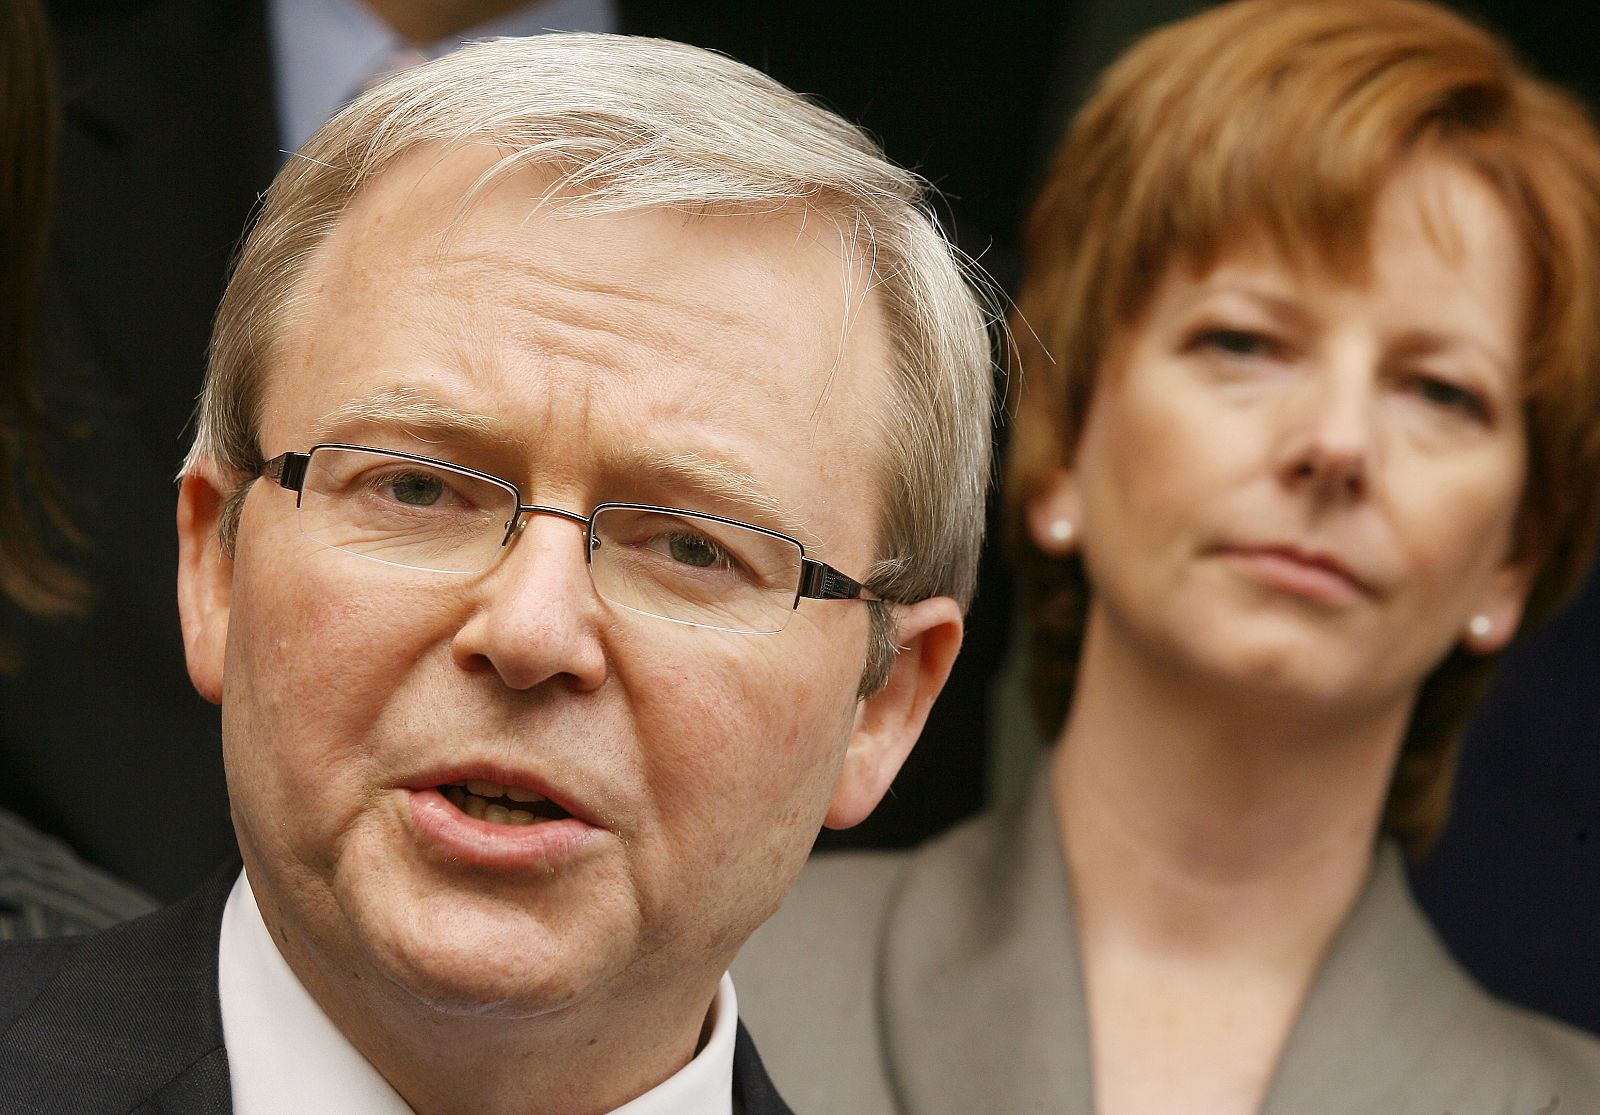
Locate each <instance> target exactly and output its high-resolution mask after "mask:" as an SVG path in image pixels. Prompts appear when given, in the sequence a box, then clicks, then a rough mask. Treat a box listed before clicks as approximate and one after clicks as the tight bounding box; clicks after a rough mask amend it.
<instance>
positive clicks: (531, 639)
mask: <svg viewBox="0 0 1600 1115" xmlns="http://www.w3.org/2000/svg"><path fill="white" fill-rule="evenodd" d="M587 544H588V534H587V532H586V530H585V528H584V527H583V525H581V524H580V523H576V522H572V521H570V520H567V519H563V518H558V517H556V516H553V515H544V514H534V515H529V516H528V517H526V518H525V519H524V520H523V521H522V522H521V523H520V524H519V526H518V530H517V533H516V534H514V535H513V536H512V539H511V541H510V542H509V543H508V544H507V545H508V547H509V551H508V552H506V553H503V554H502V555H501V556H500V560H499V562H498V563H497V564H496V565H495V566H493V567H492V568H491V569H490V570H489V572H488V573H486V574H485V575H484V576H483V578H482V579H481V580H480V582H479V584H478V585H477V586H476V587H475V589H474V596H475V600H474V605H475V606H474V608H473V611H472V613H471V614H470V615H469V616H468V617H467V619H466V621H465V622H464V623H463V624H462V625H461V628H460V630H458V631H457V632H456V635H455V638H454V640H452V644H451V650H452V654H453V655H454V657H455V661H456V664H457V665H459V666H461V668H463V669H466V670H484V669H492V670H494V671H495V673H497V674H499V675H500V678H501V680H502V681H504V682H505V684H506V685H508V686H510V687H511V688H513V689H533V688H535V687H537V686H539V685H542V684H544V683H546V682H548V681H558V682H561V683H564V684H566V685H569V686H571V687H573V688H576V689H579V690H590V689H595V688H598V687H599V685H600V684H601V683H602V682H604V681H605V678H606V670H607V660H606V654H605V648H604V646H603V645H602V643H601V639H600V623H601V620H602V611H603V608H604V605H603V604H602V603H601V602H600V599H599V597H598V596H596V594H595V591H594V583H593V582H592V581H591V580H590V579H589V569H588V563H587V556H586V554H585V546H586V545H587Z"/></svg>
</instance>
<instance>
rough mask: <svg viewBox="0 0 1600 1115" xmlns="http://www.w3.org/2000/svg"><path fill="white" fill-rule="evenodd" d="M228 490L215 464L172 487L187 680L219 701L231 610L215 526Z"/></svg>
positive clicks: (228, 559)
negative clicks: (175, 489) (175, 493)
mask: <svg viewBox="0 0 1600 1115" xmlns="http://www.w3.org/2000/svg"><path fill="white" fill-rule="evenodd" d="M231 490H232V487H231V485H228V484H227V483H226V482H225V481H224V480H223V479H222V470H221V469H219V468H218V467H217V465H216V462H214V461H210V460H201V461H200V462H199V463H198V464H197V465H196V466H195V467H194V468H192V469H190V470H189V471H188V472H186V473H185V474H184V477H183V483H182V486H181V487H180V488H179V489H178V614H179V617H180V618H181V619H182V621H183V650H184V655H185V657H186V658H187V660H188V663H189V679H190V680H191V681H192V682H194V687H195V688H196V689H197V690H199V691H200V695H201V696H202V697H204V698H205V699H206V700H208V701H211V702H213V703H214V704H221V703H222V666H223V660H224V658H225V657H226V653H227V646H228V616H229V613H230V611H231V609H232V607H233V558H232V556H231V555H230V554H227V553H225V552H224V551H223V548H222V539H221V537H220V535H219V533H218V528H219V526H220V525H221V522H222V511H223V508H224V506H225V505H226V504H227V501H228V494H229V492H231Z"/></svg>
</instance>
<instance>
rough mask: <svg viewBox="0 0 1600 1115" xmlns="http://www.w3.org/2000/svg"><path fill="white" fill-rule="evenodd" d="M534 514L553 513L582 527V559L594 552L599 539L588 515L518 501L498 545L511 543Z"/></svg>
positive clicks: (504, 545)
mask: <svg viewBox="0 0 1600 1115" xmlns="http://www.w3.org/2000/svg"><path fill="white" fill-rule="evenodd" d="M534 515H554V516H555V517H556V518H558V519H565V520H567V522H569V523H577V524H578V525H579V526H580V527H582V528H583V537H584V541H585V543H586V544H585V546H584V548H583V559H584V561H585V562H587V561H588V560H589V558H590V555H591V554H593V553H594V550H595V547H596V546H598V545H599V544H600V540H599V539H598V538H596V537H595V536H594V520H593V519H592V518H591V517H590V516H588V515H580V514H578V513H577V512H576V511H567V510H565V509H564V508H560V507H546V506H544V505H543V504H539V503H519V504H517V509H516V511H514V512H512V515H511V519H510V521H509V522H507V523H506V533H505V537H503V538H501V539H500V546H501V548H502V549H504V548H505V547H506V546H509V545H510V544H511V540H512V539H513V538H515V537H516V536H517V535H519V534H521V533H522V528H523V527H525V526H527V525H528V519H529V518H531V517H532V516H534Z"/></svg>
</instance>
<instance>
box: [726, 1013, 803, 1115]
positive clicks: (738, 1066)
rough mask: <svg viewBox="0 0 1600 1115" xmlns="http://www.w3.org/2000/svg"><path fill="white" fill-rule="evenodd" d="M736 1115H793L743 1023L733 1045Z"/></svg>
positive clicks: (734, 1111) (734, 1114) (734, 1109)
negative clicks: (768, 1073) (773, 1082)
mask: <svg viewBox="0 0 1600 1115" xmlns="http://www.w3.org/2000/svg"><path fill="white" fill-rule="evenodd" d="M733 1115H794V1112H792V1111H790V1110H789V1105H788V1104H786V1103H784V1102H783V1097H782V1096H780V1095H778V1089H777V1088H775V1087H774V1086H773V1084H772V1079H771V1077H769V1076H768V1075H767V1069H766V1066H765V1065H763V1064H762V1063H761V1057H760V1055H758V1054H757V1053H756V1045H755V1042H753V1041H751V1040H750V1032H749V1031H748V1030H746V1029H745V1028H744V1023H743V1022H741V1023H739V1031H738V1033H737V1034H736V1035H735V1036H734V1041H733Z"/></svg>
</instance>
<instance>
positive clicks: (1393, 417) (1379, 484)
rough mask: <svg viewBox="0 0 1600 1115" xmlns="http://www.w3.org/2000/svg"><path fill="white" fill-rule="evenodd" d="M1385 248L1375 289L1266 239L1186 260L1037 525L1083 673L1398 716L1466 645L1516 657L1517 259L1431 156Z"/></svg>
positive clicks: (1107, 389) (1501, 222)
mask: <svg viewBox="0 0 1600 1115" xmlns="http://www.w3.org/2000/svg"><path fill="white" fill-rule="evenodd" d="M1371 243H1372V247H1371V257H1370V260H1371V270H1370V275H1369V276H1368V281H1367V282H1365V283H1364V284H1360V285H1351V284H1350V283H1349V282H1346V281H1343V280H1339V279H1336V278H1333V277H1331V276H1329V275H1328V274H1326V273H1322V272H1318V271H1309V272H1297V271H1296V270H1294V269H1292V268H1290V267H1289V266H1288V265H1286V264H1285V263H1284V261H1283V260H1282V259H1280V258H1279V256H1278V255H1277V254H1276V253H1275V252H1274V251H1273V250H1272V249H1271V247H1270V246H1269V245H1268V244H1267V243H1266V241H1265V240H1264V239H1261V240H1253V241H1245V242H1242V243H1240V244H1239V245H1238V247H1237V248H1236V249H1235V250H1234V251H1232V252H1230V253H1227V254H1225V255H1224V256H1223V257H1222V259H1221V261H1220V262H1219V263H1218V265H1217V266H1216V267H1214V268H1213V269H1212V270H1211V271H1209V272H1208V273H1206V274H1203V275H1195V274H1194V273H1192V271H1191V270H1190V269H1188V268H1186V267H1185V266H1183V264H1182V263H1178V264H1174V265H1171V266H1169V268H1168V270H1167V273H1166V275H1165V276H1164V278H1163V279H1162V281H1161V282H1160V283H1159V285H1158V286H1157V288H1156V290H1155V292H1154V295H1153V297H1152V298H1151V301H1150V304H1149V306H1148V308H1147V310H1146V311H1145V313H1144V314H1143V316H1142V317H1141V318H1140V320H1139V321H1138V322H1137V323H1136V324H1135V325H1134V327H1133V328H1132V329H1131V330H1129V331H1128V333H1127V334H1126V335H1124V336H1123V337H1122V338H1120V339H1119V343H1117V344H1115V345H1114V346H1113V347H1112V350H1111V356H1110V357H1109V358H1108V364H1107V366H1106V368H1105V369H1104V374H1103V375H1102V376H1101V377H1100V381H1099V384H1098V386H1097V388H1096V394H1095V397H1094V400H1093V403H1092V405H1091V406H1090V409H1089V413H1088V415H1087V419H1086V424H1085V427H1084V430H1083V432H1082V436H1081V439H1080V443H1079V446H1078V451H1077V455H1076V458H1075V462H1074V467H1073V468H1071V469H1070V470H1063V471H1062V472H1061V473H1060V474H1058V475H1057V476H1056V477H1055V479H1054V483H1053V484H1051V485H1049V486H1047V487H1046V489H1045V490H1044V492H1043V493H1042V494H1041V495H1040V496H1038V497H1037V498H1036V499H1035V500H1034V501H1033V502H1032V503H1031V504H1030V508H1029V521H1030V528H1031V530H1032V532H1033V534H1034V536H1035V538H1036V539H1037V540H1038V542H1039V544H1040V545H1041V546H1043V547H1044V548H1045V549H1046V551H1047V552H1049V551H1051V550H1057V551H1059V550H1061V549H1063V548H1064V547H1063V544H1062V543H1060V542H1059V541H1052V540H1051V539H1052V538H1053V537H1058V536H1057V535H1055V534H1053V532H1052V529H1051V528H1052V525H1053V524H1054V523H1056V522H1058V521H1059V520H1061V519H1063V518H1065V519H1068V520H1070V521H1071V522H1072V524H1073V526H1074V528H1075V532H1074V534H1075V537H1076V539H1077V542H1076V545H1077V546H1078V547H1079V549H1080V550H1081V553H1082V556H1083V559H1084V562H1085V568H1086V570H1087V573H1088V577H1089V580H1090V583H1091V584H1092V586H1093V591H1092V595H1091V603H1090V613H1089V624H1088V629H1087V633H1086V638H1085V644H1084V655H1085V661H1084V664H1083V665H1084V668H1085V670H1086V671H1087V670H1089V669H1092V667H1093V665H1094V662H1093V658H1094V656H1105V655H1108V654H1109V655H1112V656H1117V655H1121V656H1122V659H1123V660H1124V661H1134V662H1140V663H1143V665H1144V666H1146V667H1151V668H1154V669H1157V670H1160V671H1162V672H1163V674H1164V675H1166V674H1168V673H1169V672H1170V671H1174V670H1176V671H1181V672H1187V673H1188V674H1189V675H1190V676H1198V677H1201V678H1211V679H1214V680H1216V681H1218V682H1221V683H1224V684H1227V685H1229V686H1233V687H1244V688H1242V689H1239V688H1236V689H1235V690H1234V691H1235V692H1237V693H1239V695H1240V696H1241V697H1242V696H1244V695H1245V694H1246V693H1256V694H1260V695H1270V694H1276V695H1279V696H1290V697H1294V698H1297V699H1309V700H1312V701H1315V702H1318V703H1325V704H1326V705H1327V707H1329V708H1338V709H1342V710H1345V711H1351V712H1353V711H1357V710H1366V711H1380V712H1389V711H1393V710H1395V709H1396V708H1398V707H1400V703H1401V702H1409V701H1410V700H1411V699H1412V698H1413V697H1414V695H1415V691H1416V688H1417V687H1418V685H1419V684H1420V683H1421V681H1422V679H1423V678H1424V677H1425V676H1426V675H1427V674H1428V673H1429V672H1430V671H1431V670H1432V669H1433V667H1434V666H1435V665H1436V664H1437V663H1438V662H1439V661H1440V660H1441V659H1442V658H1443V657H1444V656H1445V654H1446V653H1447V652H1448V651H1449V650H1450V648H1451V647H1452V646H1453V645H1455V644H1456V643H1457V642H1463V641H1464V642H1465V643H1466V645H1467V646H1468V647H1469V648H1471V649H1473V650H1476V651H1479V652H1487V651H1492V650H1495V649H1498V648H1499V647H1501V646H1503V645H1504V644H1505V643H1506V641H1507V640H1509V639H1510V638H1511V636H1512V634H1513V633H1514V631H1515V628H1516V625H1517V623H1518V621H1519V620H1520V618H1521V609H1522V603H1523V599H1524V596H1525V595H1526V591H1527V588H1528V583H1529V573H1530V571H1529V570H1528V569H1526V568H1524V567H1523V566H1522V565H1520V564H1512V563H1511V562H1510V560H1509V555H1510V553H1511V549H1512V535H1513V525H1514V523H1515V521H1516V517H1517V509H1518V503H1519V500H1520V496H1521V492H1522V485H1523V479H1524V460H1525V451H1524V438H1525V431H1524V428H1523V418H1522V406H1521V391H1520V389H1521V367H1520V365H1521V360H1522V345H1521V340H1520V338H1521V325H1522V321H1523V319H1524V313H1525V305H1524V303H1525V300H1526V295H1527V289H1528V280H1527V276H1526V263H1525V259H1524V251H1523V247H1522V244H1521V242H1520V240H1519V238H1518V236H1517V233H1516V230H1515V228H1514V226H1513V224H1512V221H1511V218H1510V216H1509V215H1508V214H1507V212H1506V211H1505V209H1504V207H1503V206H1502V205H1501V203H1500V202H1499V200H1498V199H1497V197H1496V196H1495V195H1494V194H1493V193H1492V192H1491V191H1490V190H1489V189H1488V187H1487V186H1485V185H1484V184H1483V183H1482V182H1481V181H1480V180H1479V179H1478V178H1476V177H1474V176H1472V175H1471V174H1469V173H1468V172H1466V171H1464V170H1460V169H1457V168H1455V167H1454V166H1452V165H1450V164H1448V163H1445V162H1442V161H1421V162H1416V163H1413V164H1410V165H1408V166H1407V167H1405V168H1404V169H1403V170H1402V171H1401V172H1399V173H1397V174H1396V176H1395V177H1394V178H1393V179H1392V181H1391V182H1390V183H1389V185H1388V186H1387V187H1386V188H1385V190H1384V192H1383V193H1382V194H1381V195H1380V198H1379V204H1378V208H1377V212H1376V214H1375V220H1374V224H1373V230H1372V242H1371ZM1474 617H1483V618H1482V619H1479V620H1477V622H1476V623H1474ZM1129 655H1131V656H1132V657H1131V658H1130V657H1128V656H1129ZM1113 660H1114V658H1102V661H1107V662H1109V661H1113ZM1084 676H1087V674H1085V675H1084Z"/></svg>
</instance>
